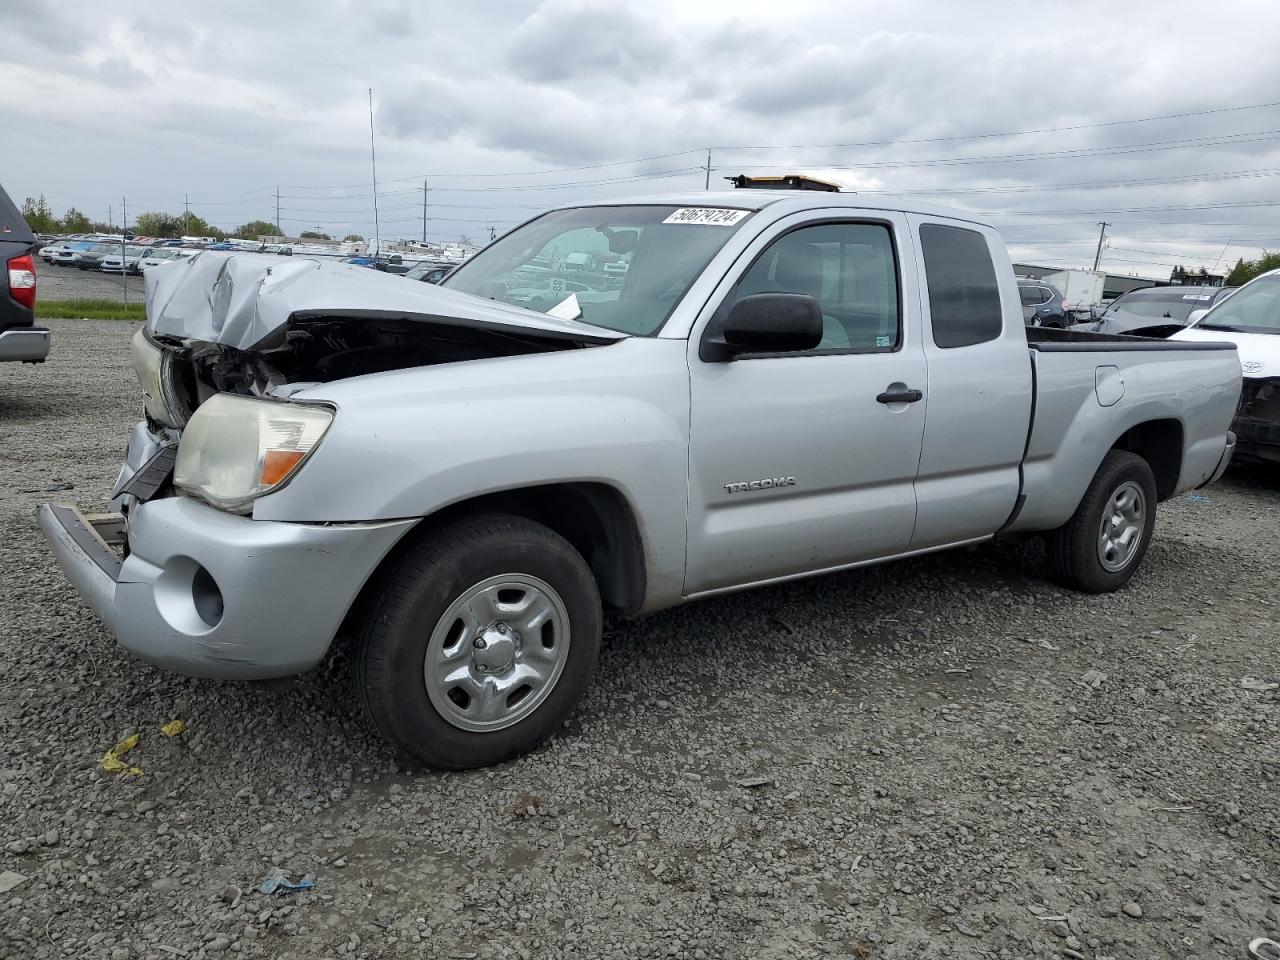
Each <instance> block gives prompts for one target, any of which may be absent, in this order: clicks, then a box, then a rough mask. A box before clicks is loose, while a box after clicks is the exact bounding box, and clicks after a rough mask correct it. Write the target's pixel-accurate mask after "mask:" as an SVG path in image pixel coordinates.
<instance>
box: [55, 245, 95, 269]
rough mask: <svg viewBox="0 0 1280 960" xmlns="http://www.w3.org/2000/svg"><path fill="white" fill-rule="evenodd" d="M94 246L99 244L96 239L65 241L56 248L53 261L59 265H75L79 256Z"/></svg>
mask: <svg viewBox="0 0 1280 960" xmlns="http://www.w3.org/2000/svg"><path fill="white" fill-rule="evenodd" d="M94 246H97V241H96V240H72V241H70V242H68V243H63V244H62V245H61V246H60V247H56V248H55V249H54V252H53V257H52V260H51V262H52V263H53V264H54V265H56V266H59V267H74V266H76V261H77V257H78V256H79V255H80V254H81V253H83V252H84V251H86V250H89V249H90V248H92V247H94Z"/></svg>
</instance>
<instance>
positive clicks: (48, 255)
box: [39, 240, 67, 264]
mask: <svg viewBox="0 0 1280 960" xmlns="http://www.w3.org/2000/svg"><path fill="white" fill-rule="evenodd" d="M66 243H67V241H65V240H54V241H53V242H51V243H46V244H45V245H44V246H43V247H41V248H40V251H39V253H40V259H41V260H43V261H44V262H45V263H49V264H51V263H53V262H54V259H55V258H56V257H57V255H58V251H60V250H61V249H62V248H63V247H64V246H65V245H66Z"/></svg>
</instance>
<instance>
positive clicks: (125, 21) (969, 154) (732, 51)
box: [0, 0, 1280, 273]
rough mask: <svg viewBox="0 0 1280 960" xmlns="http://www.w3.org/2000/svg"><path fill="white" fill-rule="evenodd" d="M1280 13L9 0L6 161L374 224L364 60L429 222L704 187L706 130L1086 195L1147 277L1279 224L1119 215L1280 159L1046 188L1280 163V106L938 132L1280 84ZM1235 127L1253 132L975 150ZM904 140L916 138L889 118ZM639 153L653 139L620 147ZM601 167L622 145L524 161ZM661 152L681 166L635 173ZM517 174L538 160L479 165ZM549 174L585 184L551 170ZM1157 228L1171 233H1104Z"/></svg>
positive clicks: (890, 178)
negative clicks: (45, 0) (1171, 144)
mask: <svg viewBox="0 0 1280 960" xmlns="http://www.w3.org/2000/svg"><path fill="white" fill-rule="evenodd" d="M1190 23H1194V29H1192V28H1189V27H1188V24H1190ZM1278 28H1280V8H1275V7H1273V6H1265V5H1259V4H1251V3H1226V4H1219V5H1217V6H1216V7H1215V8H1214V9H1213V11H1211V12H1210V13H1209V14H1207V13H1206V11H1205V9H1204V8H1203V6H1202V5H1199V4H1191V3H1189V2H1188V3H1183V4H1177V3H1172V4H1170V3H1137V4H1126V5H1119V4H1114V3H1111V4H1102V3H1085V4H1079V3H1071V4H1067V3H1042V4H1025V3H1014V2H984V3H976V2H966V3H953V4H937V3H927V2H898V3H887V2H884V3H882V2H864V3H858V4H856V5H853V4H847V3H836V2H832V3H828V4H822V3H816V2H808V0H797V2H792V3H788V4H787V5H786V7H785V15H781V14H780V8H779V7H778V6H777V4H776V3H767V4H766V3H763V2H754V0H753V2H749V3H748V2H744V0H734V2H714V3H712V2H705V3H699V4H692V5H691V4H687V3H676V2H674V0H669V2H660V3H647V4H645V5H643V6H641V5H619V4H616V3H609V2H603V0H548V2H546V3H542V4H538V3H535V2H519V0H502V2H498V3H486V4H474V5H471V6H469V7H468V6H461V5H453V6H449V7H447V8H438V7H437V8H432V9H430V10H428V9H426V8H424V7H422V6H421V5H419V4H414V3H410V2H404V0H387V2H374V0H359V2H357V0H315V2H312V3H308V4H307V5H305V6H285V5H281V4H261V3H251V2H249V0H237V2H233V3H220V4H204V5H200V6H195V7H193V6H191V5H189V4H155V3H148V4H142V3H137V2H133V0H125V2H121V3H113V4H111V5H108V6H103V5H100V4H98V5H85V6H78V7H76V8H75V9H67V8H64V7H55V6H49V5H37V6H35V7H29V6H24V7H23V8H21V9H19V8H16V7H15V8H9V9H0V35H4V36H6V38H7V42H6V45H5V51H4V54H3V56H4V59H3V60H2V61H0V87H2V88H3V89H5V90H6V91H7V92H9V93H10V95H9V96H6V97H5V98H3V100H0V129H4V130H6V131H10V134H9V135H8V136H7V137H6V140H7V141H9V142H13V133H12V131H19V132H20V133H19V136H20V138H21V149H17V150H6V155H5V163H4V171H3V176H4V178H5V181H4V185H5V187H6V188H7V189H8V190H9V192H10V193H12V194H14V195H16V196H17V197H18V198H19V199H21V197H23V196H26V195H29V194H37V193H41V192H43V193H45V194H46V195H47V196H48V197H49V199H50V201H51V202H52V203H53V204H54V207H55V209H62V208H65V207H66V206H69V205H72V204H74V205H76V206H78V207H80V208H81V209H84V210H86V211H88V212H89V213H91V214H92V215H95V216H104V215H105V206H106V204H108V203H115V202H117V200H118V198H119V197H121V196H129V197H130V198H131V199H130V201H129V203H130V207H131V209H143V208H148V209H150V208H156V207H167V208H168V209H170V210H174V209H180V207H181V204H182V200H183V197H184V195H185V194H190V195H191V196H192V198H193V201H192V205H193V208H195V209H197V210H198V211H199V212H201V213H202V214H203V215H205V216H207V217H209V218H211V219H213V220H214V221H215V222H217V223H219V224H222V225H224V226H234V225H236V224H238V223H241V222H244V221H247V220H250V219H254V218H258V217H265V218H267V219H272V218H273V217H274V207H275V198H274V191H275V187H276V185H277V184H280V185H281V194H282V200H281V207H282V215H283V218H284V219H285V220H286V221H288V222H287V223H286V226H291V227H296V228H298V229H301V228H303V227H304V226H314V225H317V224H320V225H327V226H330V227H331V228H332V229H333V230H342V231H346V230H348V229H352V230H357V231H359V232H362V233H368V232H370V231H371V227H372V224H371V220H372V215H371V209H370V204H369V201H368V200H367V199H362V197H363V198H367V195H368V187H367V186H365V187H362V186H360V185H361V184H365V183H367V181H368V179H369V177H368V125H367V124H368V118H367V113H366V112H365V111H366V100H365V98H366V90H367V88H368V87H370V86H372V87H374V89H375V98H376V102H377V111H376V115H377V129H378V158H379V180H380V191H381V192H383V193H385V194H386V195H385V196H384V197H383V198H382V200H381V206H382V220H383V222H384V224H385V225H386V229H387V230H388V231H389V232H393V233H405V234H410V235H411V234H414V233H416V232H418V230H420V220H419V218H420V216H421V207H420V204H421V194H420V193H418V192H415V191H417V190H418V188H419V187H420V183H421V181H420V179H419V178H420V177H421V175H423V174H428V175H430V177H431V181H430V182H431V192H430V194H429V200H430V202H431V206H430V207H429V209H428V213H429V218H430V220H429V225H428V226H429V230H430V232H431V233H433V234H436V235H442V234H443V235H457V234H458V233H471V234H473V235H478V234H481V233H483V232H487V226H488V225H489V224H490V223H493V224H494V225H496V226H498V227H499V228H501V227H502V226H503V225H504V224H506V223H508V222H511V221H515V220H519V219H522V218H523V217H525V216H527V215H528V214H529V213H530V212H532V211H533V210H534V209H536V208H539V207H543V206H548V205H552V204H556V203H560V202H570V201H572V200H574V199H576V198H581V197H588V196H592V197H594V196H602V195H607V194H608V193H610V192H616V193H627V194H634V193H636V192H640V191H643V190H646V189H652V188H661V187H671V188H678V189H698V188H700V187H701V185H702V182H703V178H704V174H703V173H702V172H700V171H699V170H698V169H697V168H698V167H699V166H700V165H701V164H702V163H703V162H704V160H705V154H704V153H703V149H704V148H705V147H706V146H707V145H713V146H715V147H716V148H717V149H716V150H715V151H714V154H713V165H714V166H715V167H716V169H715V170H714V172H713V176H714V177H715V178H717V179H718V178H719V177H721V176H724V175H726V174H729V173H737V172H741V171H748V172H749V171H751V170H753V169H758V170H761V171H763V170H764V169H766V168H768V169H772V170H774V171H776V172H781V171H784V170H796V169H799V170H806V171H817V170H824V171H826V172H827V173H828V174H829V175H830V176H836V177H840V178H842V179H847V180H848V182H850V183H851V184H854V185H856V187H857V188H858V189H862V190H884V191H898V192H914V191H937V192H935V193H930V194H929V197H930V199H932V200H934V201H935V202H939V203H950V204H952V205H961V206H965V207H968V208H970V209H981V210H989V211H993V212H995V213H996V214H997V216H996V219H997V221H998V223H999V224H1000V225H1001V227H1002V229H1004V230H1005V233H1006V236H1007V237H1008V238H1009V240H1010V242H1011V244H1013V246H1014V252H1015V255H1017V256H1021V257H1028V258H1037V259H1059V260H1063V261H1074V262H1086V261H1088V260H1090V259H1091V243H1092V239H1093V237H1094V236H1095V230H1096V228H1095V227H1094V226H1093V222H1094V221H1095V220H1097V219H1100V218H1101V217H1102V216H1103V214H1104V213H1105V215H1106V219H1108V220H1110V221H1113V222H1114V223H1115V224H1116V226H1115V227H1114V228H1113V230H1114V234H1115V238H1116V239H1115V240H1114V241H1113V248H1117V252H1115V253H1114V254H1112V255H1113V256H1114V263H1115V265H1116V266H1117V267H1119V268H1126V267H1129V266H1133V267H1134V268H1137V269H1141V270H1145V271H1147V272H1151V273H1158V272H1165V271H1167V269H1168V267H1169V266H1171V265H1172V263H1174V262H1177V261H1178V259H1179V257H1180V256H1181V255H1190V256H1199V257H1207V258H1208V260H1209V262H1212V260H1213V259H1214V258H1215V257H1216V256H1217V254H1218V251H1220V249H1221V245H1222V243H1223V242H1225V239H1226V238H1228V237H1235V240H1234V241H1233V244H1232V248H1231V252H1232V256H1234V255H1236V252H1237V251H1239V252H1244V253H1248V252H1250V250H1251V249H1252V248H1256V247H1260V246H1264V245H1267V244H1270V245H1271V246H1273V247H1274V246H1277V245H1280V218H1277V217H1276V216H1273V214H1272V210H1273V209H1275V208H1271V207H1266V206H1261V207H1256V208H1251V209H1250V208H1246V209H1241V208H1228V209H1203V210H1195V211H1169V212H1163V211H1135V212H1129V213H1124V212H1122V211H1125V210H1127V209H1130V208H1140V207H1151V206H1177V205H1190V204H1215V203H1223V202H1235V201H1265V200H1272V199H1276V198H1277V196H1278V191H1277V186H1280V181H1278V180H1277V178H1276V177H1274V176H1242V177H1236V178H1231V179H1218V180H1211V181H1206V180H1203V179H1201V180H1194V179H1191V180H1186V179H1184V180H1183V182H1178V183H1169V182H1161V183H1147V184H1139V183H1129V184H1128V185H1125V186H1117V187H1090V186H1076V187H1071V188H1066V189H1059V188H1058V187H1059V186H1060V185H1064V184H1085V185H1087V184H1092V183H1097V182H1104V183H1110V182H1114V181H1135V180H1142V179H1145V180H1162V181H1168V180H1172V179H1174V178H1179V177H1182V178H1186V177H1188V176H1189V175H1194V174H1204V173H1221V172H1226V171H1246V170H1254V171H1256V170H1277V169H1280V134H1269V133H1268V132H1269V131H1280V108H1269V109H1262V110H1250V111H1240V112H1234V113H1218V114H1212V115H1204V116H1193V117H1185V118H1182V119H1175V120H1163V121H1160V122H1153V123H1141V124H1120V125H1115V126H1107V127H1089V128H1086V129H1079V130H1075V131H1063V132H1056V133H1029V134H1026V135H1023V136H1017V137H992V138H987V139H976V140H973V139H969V140H947V139H944V138H949V137H960V136H968V135H972V134H978V133H988V132H992V133H994V132H1005V131H1012V130H1035V129H1047V128H1058V127H1070V126H1075V125H1082V124H1086V125H1087V124H1098V123H1104V122H1108V121H1115V120H1123V119H1128V118H1136V117H1147V116H1156V115H1163V114H1171V113H1189V112H1194V111H1198V110H1206V109H1212V108H1217V107H1222V106H1227V105H1245V104H1254V103H1260V102H1265V101H1268V100H1271V99H1280V95H1277V94H1274V93H1273V91H1276V90H1280V82H1278V81H1280V61H1277V60H1276V59H1275V58H1274V56H1273V55H1272V50H1271V46H1272V39H1273V38H1274V37H1275V36H1276V34H1277V29H1278ZM13 91H22V93H20V94H13ZM1249 131H1255V132H1260V133H1262V134H1265V137H1263V138H1259V139H1254V140H1252V141H1249V142H1237V143H1219V144H1210V143H1199V144H1187V145H1184V146H1181V147H1179V148H1177V149H1166V150H1145V149H1144V150H1140V151H1135V152H1126V153H1101V154H1095V155H1082V156H1057V157H1048V158H1041V159H1025V160H1013V161H1010V160H1003V161H997V160H994V159H991V158H997V157H1006V156H1009V155H1017V154H1043V153H1050V152H1053V151H1064V150H1080V149H1087V148H1099V147H1110V146H1117V145H1135V144H1144V143H1151V142H1153V141H1160V140H1177V139H1191V138H1204V137H1216V136H1221V135H1225V134H1237V133H1243V132H1249ZM920 140H925V141H933V142H920V143H916V142H904V141H920ZM879 141H892V142H891V143H888V144H879V143H878V142H879ZM796 144H820V145H821V144H865V145H864V146H846V147H826V148H805V149H800V148H794V147H793V146H791V145H796ZM731 147H753V148H757V147H768V148H770V149H750V150H741V149H728V148H731ZM680 151H686V152H685V153H680V154H679V155H677V156H673V157H663V156H662V155H665V154H677V153H679V152H680ZM645 157H660V158H661V159H653V160H649V161H645V162H626V163H615V161H633V160H635V159H636V158H645ZM982 158H987V159H986V160H985V162H982V163H969V162H964V163H961V162H957V163H934V164H932V165H930V164H929V163H928V161H937V160H956V161H961V160H973V159H982ZM922 163H923V164H925V165H916V164H922ZM592 164H611V165H609V166H600V167H595V168H590V169H582V170H574V171H567V172H564V173H562V174H543V173H536V174H535V173H528V172H530V171H542V170H548V169H552V168H561V167H583V166H588V165H592ZM894 164H907V165H898V166H895V165H894ZM674 170H679V171H684V172H683V173H681V174H680V175H678V176H671V177H669V178H667V179H662V180H635V179H628V178H635V177H637V176H641V175H654V174H660V173H665V172H669V171H674ZM512 171H514V172H525V173H528V175H524V176H511V177H492V176H485V177H481V176H479V175H480V174H493V173H499V172H512ZM601 181H613V182H601ZM564 183H571V184H578V185H577V186H572V187H566V188H563V189H543V188H545V187H550V186H551V185H553V184H564ZM325 185H328V187H329V188H328V189H312V187H316V186H321V187H323V186H325ZM521 186H523V187H524V189H514V188H517V187H521ZM479 188H490V189H485V190H482V189H479ZM535 188H536V189H535ZM947 191H949V192H947ZM956 191H986V192H956ZM1095 209H1097V210H1099V211H1102V213H1098V214H1095V213H1093V212H1092V211H1093V210H1095ZM1027 211H1081V212H1078V213H1074V212H1067V213H1046V214H1044V215H1041V216H1028V215H1023V214H1025V213H1026V212H1027ZM1156 221H1163V222H1164V223H1163V224H1162V223H1158V222H1156ZM1198 238H1206V239H1204V240H1203V241H1201V240H1200V239H1198ZM1242 238H1244V239H1242ZM1170 241H1176V242H1170ZM1166 246H1167V247H1168V248H1169V250H1170V251H1171V252H1170V253H1169V254H1167V255H1164V256H1158V255H1156V254H1151V253H1133V254H1124V255H1122V254H1121V253H1120V252H1119V250H1120V249H1123V250H1139V251H1150V250H1156V249H1159V250H1163V249H1165V247H1166ZM1144 258H1145V259H1144ZM1126 260H1134V261H1135V263H1133V264H1128V263H1125V262H1124V261H1126ZM1197 262H1198V261H1195V260H1193V261H1192V263H1197Z"/></svg>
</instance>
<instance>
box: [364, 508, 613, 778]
mask: <svg viewBox="0 0 1280 960" xmlns="http://www.w3.org/2000/svg"><path fill="white" fill-rule="evenodd" d="M601 624H602V615H601V609H600V594H599V592H598V590H597V588H596V583H595V580H594V578H593V577H592V575H591V571H590V569H589V568H588V567H587V564H586V562H585V561H584V560H583V558H582V556H581V554H579V553H578V552H577V550H575V549H574V548H573V546H572V545H571V544H570V543H569V542H568V541H567V540H565V539H564V538H563V537H561V536H560V535H559V534H557V533H555V532H554V531H552V530H550V529H549V528H547V527H545V526H543V525H542V524H539V523H534V522H533V521H530V520H525V519H523V518H521V517H513V516H504V515H486V516H477V517H468V518H465V519H463V520H460V521H457V522H456V523H454V524H451V525H450V526H448V527H446V528H444V529H442V530H441V531H439V532H438V533H437V534H435V535H434V536H432V537H431V538H430V539H427V540H423V541H422V542H420V543H418V544H416V545H415V546H414V547H412V548H411V549H410V550H409V551H407V552H406V554H405V555H404V556H403V557H402V558H401V560H400V563H399V565H398V566H397V568H396V569H395V570H394V571H393V572H392V573H391V575H390V576H389V577H388V579H387V580H386V582H385V583H384V584H383V586H382V589H381V590H380V591H379V594H378V596H377V598H376V599H375V600H374V602H373V604H372V606H371V608H370V610H369V612H368V614H367V616H366V617H365V619H364V624H363V628H362V630H361V634H360V638H359V651H358V655H357V657H356V684H357V688H358V690H359V694H360V699H361V701H362V702H363V704H364V706H365V709H366V712H367V714H368V716H369V718H370V720H371V721H372V723H373V725H374V727H375V728H376V729H377V730H378V732H380V733H381V734H382V735H383V736H384V737H386V738H387V739H388V740H390V741H391V742H392V743H393V744H394V745H395V746H397V747H399V748H400V749H401V750H402V751H404V752H405V753H406V754H408V755H409V756H410V757H412V758H413V759H415V760H418V761H420V762H422V763H425V764H428V765H430V766H433V767H444V768H447V769H452V770H462V769H468V768H471V767H482V766H487V765H489V764H493V763H499V762H501V761H503V760H507V759H510V758H511V757H514V756H517V755H519V754H521V753H524V752H525V751H528V750H531V749H533V748H534V747H535V746H537V745H538V744H539V743H541V742H542V741H543V740H544V739H546V737H548V736H549V735H550V734H551V733H552V732H553V731H554V730H555V729H556V728H557V727H559V726H560V724H561V723H563V722H564V720H565V719H566V718H567V717H568V716H569V714H570V713H571V712H572V711H573V708H574V706H575V705H576V704H577V703H578V701H579V700H580V699H581V697H582V694H583V692H584V691H585V690H586V687H587V683H588V682H589V681H590V678H591V674H592V672H593V670H594V669H595V663H596V658H597V656H598V654H599V650H600V635H601Z"/></svg>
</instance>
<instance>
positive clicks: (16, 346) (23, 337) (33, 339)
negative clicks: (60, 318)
mask: <svg viewBox="0 0 1280 960" xmlns="http://www.w3.org/2000/svg"><path fill="white" fill-rule="evenodd" d="M47 356H49V331H48V330H47V329H46V328H44V327H14V328H11V329H9V330H5V331H4V332H3V333H0V363H2V362H4V361H5V360H21V361H23V362H24V363H42V362H43V361H44V358H45V357H47Z"/></svg>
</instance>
